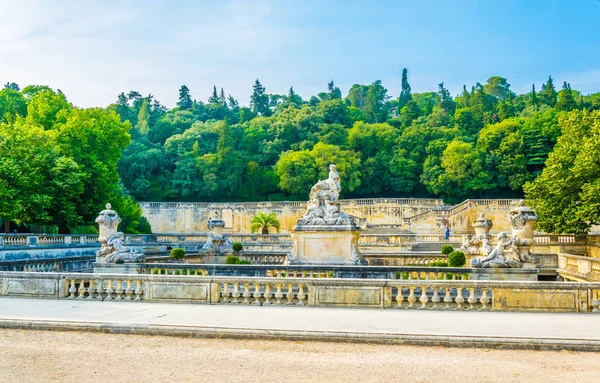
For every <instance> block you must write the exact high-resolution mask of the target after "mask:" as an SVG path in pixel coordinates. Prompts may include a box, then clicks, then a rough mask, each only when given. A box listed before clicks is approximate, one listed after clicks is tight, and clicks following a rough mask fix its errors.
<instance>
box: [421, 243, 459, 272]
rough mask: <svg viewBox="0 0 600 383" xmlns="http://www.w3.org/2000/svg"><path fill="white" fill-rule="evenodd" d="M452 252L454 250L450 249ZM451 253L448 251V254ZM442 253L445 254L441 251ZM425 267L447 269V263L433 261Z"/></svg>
mask: <svg viewBox="0 0 600 383" xmlns="http://www.w3.org/2000/svg"><path fill="white" fill-rule="evenodd" d="M445 246H446V245H445ZM448 246H449V245H448ZM452 250H454V249H452ZM451 252H452V251H450V253H451ZM442 253H443V254H446V253H444V252H443V250H442ZM450 253H448V254H450ZM427 266H428V267H448V262H444V261H434V262H429V263H428V264H427Z"/></svg>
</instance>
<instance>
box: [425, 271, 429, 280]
mask: <svg viewBox="0 0 600 383" xmlns="http://www.w3.org/2000/svg"><path fill="white" fill-rule="evenodd" d="M425 280H426V281H428V280H429V272H428V271H426V272H425Z"/></svg>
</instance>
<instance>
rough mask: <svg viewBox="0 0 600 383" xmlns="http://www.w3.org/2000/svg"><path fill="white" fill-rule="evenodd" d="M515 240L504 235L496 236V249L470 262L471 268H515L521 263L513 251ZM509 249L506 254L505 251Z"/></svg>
mask: <svg viewBox="0 0 600 383" xmlns="http://www.w3.org/2000/svg"><path fill="white" fill-rule="evenodd" d="M515 243H516V241H515V238H514V237H509V236H508V235H507V234H506V233H500V234H498V242H497V244H496V247H495V248H494V249H493V250H492V251H491V252H490V253H489V254H488V255H487V256H486V257H481V258H475V259H472V260H471V267H492V268H500V267H502V268H516V267H520V265H521V262H520V260H519V257H518V255H517V254H516V253H515V251H514V246H515ZM507 248H508V249H509V251H508V252H506V249H507Z"/></svg>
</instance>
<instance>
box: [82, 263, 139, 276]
mask: <svg viewBox="0 0 600 383" xmlns="http://www.w3.org/2000/svg"><path fill="white" fill-rule="evenodd" d="M144 266H146V265H142V264H139V263H121V264H118V263H106V262H94V273H95V274H144Z"/></svg>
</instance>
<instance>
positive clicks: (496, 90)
mask: <svg viewBox="0 0 600 383" xmlns="http://www.w3.org/2000/svg"><path fill="white" fill-rule="evenodd" d="M483 91H484V92H485V93H487V94H490V95H492V96H494V97H497V98H499V99H500V100H506V99H507V98H508V97H509V96H510V95H511V94H512V93H513V92H512V91H511V90H510V84H509V83H508V82H507V81H506V79H505V78H504V77H500V76H493V77H490V78H488V80H487V83H486V84H485V85H484V86H483Z"/></svg>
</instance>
